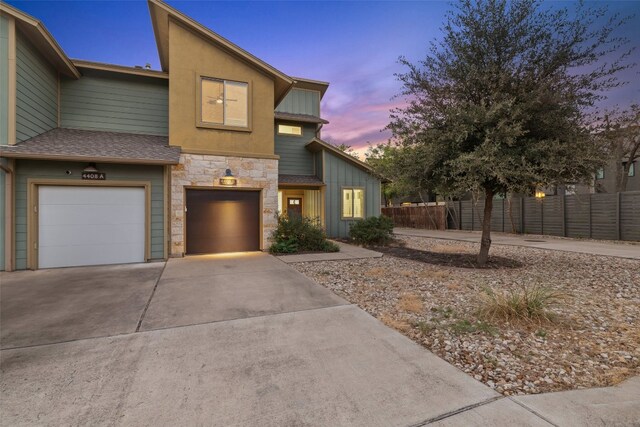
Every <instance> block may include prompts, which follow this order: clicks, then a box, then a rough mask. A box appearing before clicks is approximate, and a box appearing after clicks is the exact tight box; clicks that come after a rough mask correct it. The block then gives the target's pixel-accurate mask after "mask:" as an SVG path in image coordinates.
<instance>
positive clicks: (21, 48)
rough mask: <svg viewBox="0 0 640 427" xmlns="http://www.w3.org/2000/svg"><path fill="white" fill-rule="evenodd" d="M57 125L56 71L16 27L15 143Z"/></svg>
mask: <svg viewBox="0 0 640 427" xmlns="http://www.w3.org/2000/svg"><path fill="white" fill-rule="evenodd" d="M57 126H58V73H57V71H56V70H55V69H54V68H53V67H52V66H51V65H50V64H49V63H48V62H47V61H46V60H45V59H44V58H43V57H42V55H41V54H40V53H39V52H38V51H37V50H36V48H35V47H34V46H33V45H32V44H31V43H30V42H29V41H28V40H27V39H26V37H25V36H24V35H22V34H21V33H20V31H17V30H16V142H20V141H24V140H27V139H29V138H33V137H34V136H37V135H40V134H42V133H44V132H46V131H48V130H51V129H53V128H55V127H57Z"/></svg>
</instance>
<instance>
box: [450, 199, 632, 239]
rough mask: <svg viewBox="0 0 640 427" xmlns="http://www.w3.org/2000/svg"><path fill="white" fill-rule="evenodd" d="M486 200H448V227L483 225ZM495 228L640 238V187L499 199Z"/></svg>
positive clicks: (495, 205) (495, 204)
mask: <svg viewBox="0 0 640 427" xmlns="http://www.w3.org/2000/svg"><path fill="white" fill-rule="evenodd" d="M483 212H484V201H478V202H474V201H472V200H462V201H455V202H447V228H449V229H456V230H478V231H479V230H481V229H482V215H483ZM491 230H492V231H503V232H507V233H528V234H546V235H551V236H563V237H576V238H591V239H604V240H629V241H640V191H627V192H623V193H614V194H604V193H602V194H600V193H598V194H580V195H574V196H547V197H544V198H541V199H537V198H535V197H512V198H510V199H495V200H494V201H493V209H492V211H491Z"/></svg>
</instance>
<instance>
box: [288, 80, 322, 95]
mask: <svg viewBox="0 0 640 427" xmlns="http://www.w3.org/2000/svg"><path fill="white" fill-rule="evenodd" d="M291 78H292V79H293V80H294V86H295V87H299V88H301V89H311V90H317V91H318V92H320V99H322V98H323V97H324V94H325V92H326V91H327V89H328V88H329V82H323V81H320V80H312V79H305V78H303V77H293V76H292V77H291Z"/></svg>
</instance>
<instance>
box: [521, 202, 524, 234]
mask: <svg viewBox="0 0 640 427" xmlns="http://www.w3.org/2000/svg"><path fill="white" fill-rule="evenodd" d="M520 234H524V197H520Z"/></svg>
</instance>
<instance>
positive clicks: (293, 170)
mask: <svg viewBox="0 0 640 427" xmlns="http://www.w3.org/2000/svg"><path fill="white" fill-rule="evenodd" d="M275 133H276V135H275V152H276V154H277V155H279V156H280V161H279V162H278V173H281V174H290V175H313V174H314V173H315V169H314V164H313V153H312V152H310V151H309V150H307V149H306V148H305V144H307V143H309V142H310V141H311V140H312V139H313V138H314V137H315V136H316V126H315V125H314V124H311V125H309V124H307V125H303V126H302V136H291V135H278V123H276V128H275Z"/></svg>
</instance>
